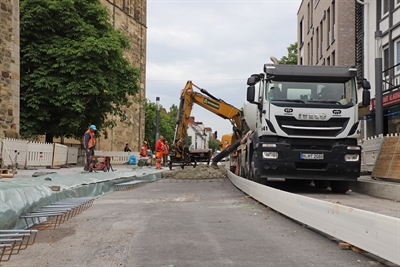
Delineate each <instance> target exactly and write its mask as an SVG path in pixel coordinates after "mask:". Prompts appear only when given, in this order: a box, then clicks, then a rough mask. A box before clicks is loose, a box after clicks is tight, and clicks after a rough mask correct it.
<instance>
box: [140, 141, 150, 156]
mask: <svg viewBox="0 0 400 267" xmlns="http://www.w3.org/2000/svg"><path fill="white" fill-rule="evenodd" d="M148 149H149V147H148V146H147V141H143V145H142V146H141V147H140V151H139V155H140V157H141V158H147V150H148Z"/></svg>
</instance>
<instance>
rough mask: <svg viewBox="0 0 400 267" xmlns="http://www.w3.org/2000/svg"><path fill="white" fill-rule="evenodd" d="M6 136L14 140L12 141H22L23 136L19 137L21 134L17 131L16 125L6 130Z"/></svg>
mask: <svg viewBox="0 0 400 267" xmlns="http://www.w3.org/2000/svg"><path fill="white" fill-rule="evenodd" d="M4 136H5V137H7V138H12V139H21V136H20V135H19V132H18V131H17V125H16V124H15V123H13V124H11V125H10V129H8V130H6V132H5V133H4Z"/></svg>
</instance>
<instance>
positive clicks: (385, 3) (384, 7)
mask: <svg viewBox="0 0 400 267" xmlns="http://www.w3.org/2000/svg"><path fill="white" fill-rule="evenodd" d="M388 12H389V0H383V1H382V16H384V15H385V14H387V13H388Z"/></svg>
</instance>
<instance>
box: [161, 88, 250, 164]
mask: <svg viewBox="0 0 400 267" xmlns="http://www.w3.org/2000/svg"><path fill="white" fill-rule="evenodd" d="M194 88H197V89H198V90H199V91H200V92H196V91H195V90H194ZM194 104H197V105H199V106H201V107H203V108H205V109H207V110H209V111H211V112H212V113H214V114H216V115H218V116H220V117H222V118H223V119H228V120H230V122H231V123H232V125H233V134H234V136H235V137H236V139H237V140H239V139H240V138H241V137H242V132H243V129H242V128H243V123H244V121H243V119H242V117H243V116H242V114H241V111H240V110H239V109H237V108H235V107H234V106H232V105H230V104H228V103H226V102H225V101H223V100H222V99H218V98H216V97H215V96H213V95H211V94H210V93H209V92H207V90H205V89H202V88H200V87H198V86H196V85H195V84H193V83H192V81H187V83H186V86H185V87H184V88H183V90H182V92H181V97H180V103H179V110H178V116H177V121H176V128H175V136H174V142H173V144H172V145H171V152H170V154H169V156H170V161H169V162H168V166H169V168H170V169H172V166H174V165H175V166H176V165H179V166H181V167H182V169H183V168H184V166H186V165H194V167H196V165H197V162H207V164H209V163H210V160H211V150H209V149H193V150H189V147H188V146H186V145H185V143H186V142H185V139H186V135H187V129H188V127H189V120H190V114H191V112H192V108H193V105H194ZM213 161H214V160H213Z"/></svg>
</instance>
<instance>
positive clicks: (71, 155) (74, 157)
mask: <svg viewBox="0 0 400 267" xmlns="http://www.w3.org/2000/svg"><path fill="white" fill-rule="evenodd" d="M78 154H79V150H78V148H77V147H68V152H67V164H77V163H78Z"/></svg>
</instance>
